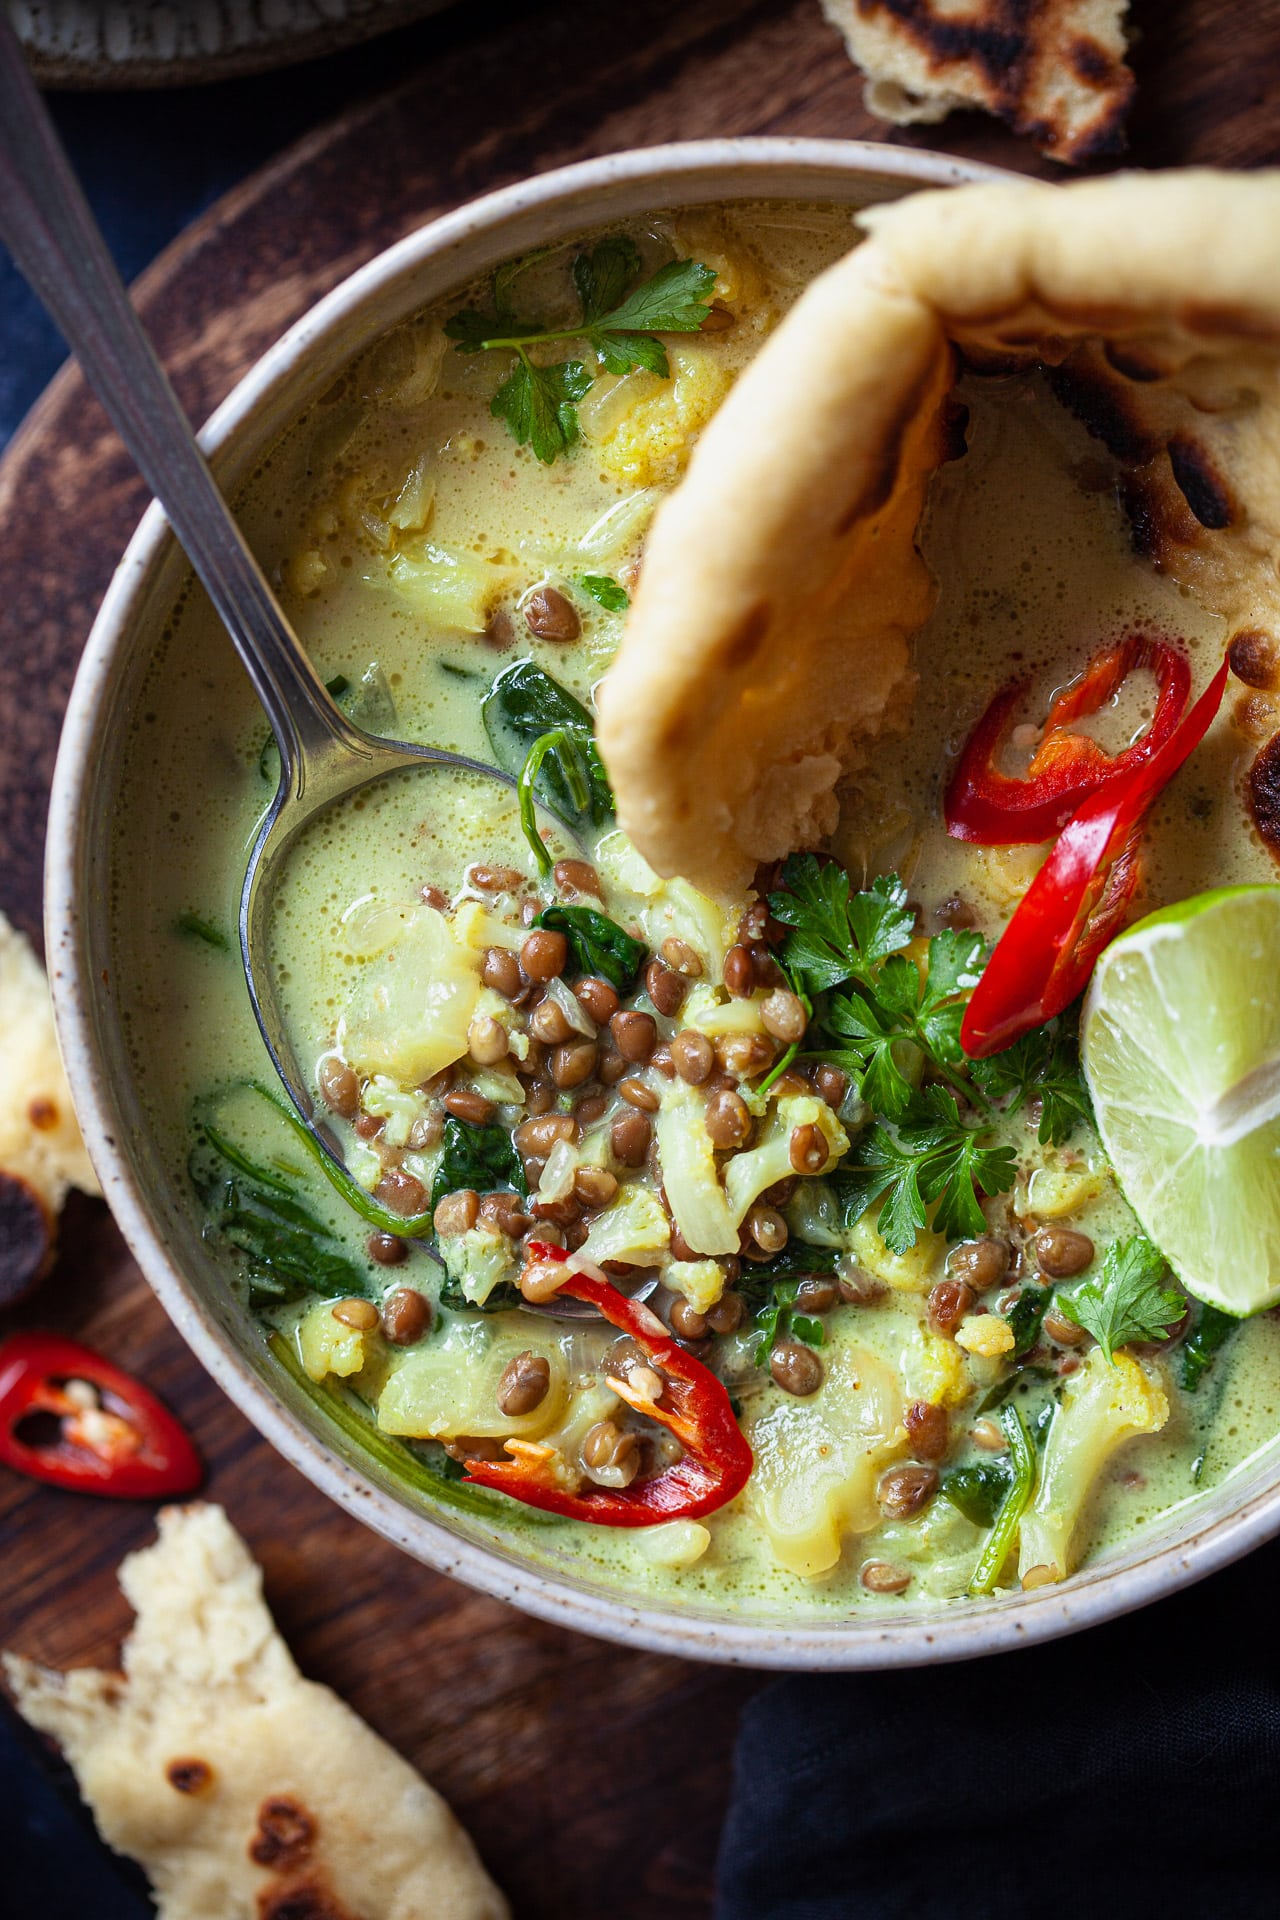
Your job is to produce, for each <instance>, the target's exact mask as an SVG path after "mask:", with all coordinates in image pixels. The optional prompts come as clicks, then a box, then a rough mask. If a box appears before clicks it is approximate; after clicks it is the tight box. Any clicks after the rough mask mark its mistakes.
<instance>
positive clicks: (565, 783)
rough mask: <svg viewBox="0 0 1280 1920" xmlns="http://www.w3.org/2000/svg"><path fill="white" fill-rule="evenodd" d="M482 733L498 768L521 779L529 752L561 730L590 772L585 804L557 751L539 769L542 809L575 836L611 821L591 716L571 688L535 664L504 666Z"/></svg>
mask: <svg viewBox="0 0 1280 1920" xmlns="http://www.w3.org/2000/svg"><path fill="white" fill-rule="evenodd" d="M480 712H481V716H482V718H483V720H484V729H485V732H486V733H487V734H488V736H489V744H490V746H491V747H492V748H493V757H494V759H495V760H496V761H497V763H498V765H499V766H500V767H501V768H502V769H503V770H504V771H505V772H506V773H510V774H512V775H518V774H519V773H520V771H521V769H522V768H523V766H524V764H525V761H526V760H527V759H528V757H529V752H530V749H531V748H532V747H534V746H535V745H536V744H537V742H538V741H539V740H541V739H542V738H543V737H544V736H545V735H546V734H549V733H556V732H563V733H565V734H567V735H568V737H569V739H570V740H572V741H573V743H574V745H575V746H576V747H577V749H578V752H579V754H580V756H581V760H582V763H583V766H584V768H585V772H586V782H587V801H586V805H585V806H578V805H575V802H574V798H573V785H574V783H573V782H572V781H571V779H570V777H569V775H568V774H567V773H566V771H565V768H564V767H563V766H562V765H561V763H560V761H559V760H558V759H557V757H556V755H555V754H554V753H548V754H547V755H546V756H545V757H544V758H543V761H542V765H541V767H540V768H539V769H538V776H537V779H536V781H535V783H534V791H535V792H536V793H537V796H538V798H539V799H540V800H541V801H542V803H543V805H544V806H546V807H549V808H550V809H551V811H552V813H554V814H556V815H558V817H559V818H560V819H561V820H563V821H564V823H565V825H566V826H567V827H569V828H570V829H571V830H572V831H574V832H576V833H579V834H581V833H583V832H584V831H585V830H586V828H587V827H588V826H590V827H595V828H600V827H604V826H607V825H608V823H609V822H610V821H611V820H612V819H613V794H612V792H611V790H610V787H609V780H608V776H607V775H606V773H605V770H604V763H603V762H602V760H601V758H600V755H599V753H598V752H597V751H596V742H595V729H594V727H593V725H592V720H591V715H590V714H589V713H588V712H587V710H586V708H585V707H584V706H583V705H582V702H581V701H580V700H575V699H574V697H573V695H572V694H571V693H570V692H569V691H568V689H567V688H565V687H562V686H561V685H560V683H559V681H557V680H553V679H552V678H551V675H550V674H549V673H544V672H543V670H542V668H541V667H540V666H538V665H537V664H536V662H534V661H532V660H517V661H516V662H515V663H514V664H513V665H512V666H509V667H504V668H503V670H502V672H501V673H500V674H499V675H498V677H497V679H496V680H495V681H494V683H493V685H492V686H491V687H490V689H489V691H488V693H487V694H486V695H485V697H484V699H483V700H482V702H481V704H480Z"/></svg>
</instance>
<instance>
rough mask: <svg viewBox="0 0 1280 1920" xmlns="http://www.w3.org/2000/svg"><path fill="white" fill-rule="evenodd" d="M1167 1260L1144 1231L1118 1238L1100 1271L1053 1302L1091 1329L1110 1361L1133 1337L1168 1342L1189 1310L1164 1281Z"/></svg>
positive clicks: (1077, 1324)
mask: <svg viewBox="0 0 1280 1920" xmlns="http://www.w3.org/2000/svg"><path fill="white" fill-rule="evenodd" d="M1168 1273H1169V1267H1168V1262H1167V1261H1166V1260H1165V1257H1164V1255H1163V1254H1162V1253H1161V1251H1160V1249H1159V1247H1156V1246H1153V1245H1152V1243H1151V1241H1150V1240H1148V1239H1147V1237H1146V1235H1145V1234H1141V1233H1137V1234H1135V1235H1134V1236H1133V1238H1132V1239H1131V1240H1116V1241H1113V1242H1112V1244H1111V1246H1109V1247H1108V1248H1107V1252H1106V1257H1105V1259H1104V1260H1103V1262H1102V1271H1101V1273H1100V1274H1098V1276H1097V1277H1096V1279H1092V1280H1085V1281H1084V1282H1083V1283H1082V1284H1081V1285H1080V1286H1078V1287H1076V1288H1075V1289H1074V1290H1073V1291H1072V1292H1071V1293H1059V1294H1058V1295H1057V1297H1056V1299H1055V1301H1054V1304H1055V1306H1056V1307H1057V1309H1058V1311H1059V1312H1060V1313H1064V1314H1065V1315H1066V1317H1067V1319H1068V1320H1071V1321H1074V1323H1075V1324H1076V1326H1078V1327H1083V1328H1084V1330H1085V1332H1086V1333H1091V1334H1092V1335H1093V1337H1094V1339H1095V1340H1096V1341H1097V1343H1098V1345H1099V1346H1100V1347H1101V1348H1102V1350H1103V1352H1104V1353H1105V1354H1106V1356H1107V1359H1108V1360H1109V1361H1110V1360H1113V1359H1114V1358H1115V1353H1116V1349H1117V1347H1127V1346H1128V1345H1129V1343H1130V1342H1131V1341H1133V1340H1166V1339H1168V1337H1169V1335H1170V1334H1171V1333H1172V1332H1173V1330H1174V1328H1175V1327H1176V1326H1177V1325H1178V1323H1179V1321H1180V1320H1181V1319H1182V1316H1183V1315H1184V1314H1185V1312H1186V1310H1187V1302H1186V1298H1185V1296H1184V1295H1183V1294H1181V1293H1179V1292H1178V1291H1177V1290H1176V1289H1175V1288H1173V1287H1169V1286H1165V1285H1164V1284H1163V1282H1164V1281H1165V1280H1166V1279H1167V1277H1168Z"/></svg>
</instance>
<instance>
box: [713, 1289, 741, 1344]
mask: <svg viewBox="0 0 1280 1920" xmlns="http://www.w3.org/2000/svg"><path fill="white" fill-rule="evenodd" d="M743 1312H744V1307H743V1301H742V1295H741V1294H740V1293H722V1294H721V1295H720V1298H719V1299H718V1300H717V1301H716V1303H715V1305H714V1307H708V1308H707V1312H706V1322H707V1325H708V1327H709V1328H710V1329H711V1331H712V1333H720V1334H725V1333H736V1332H737V1330H738V1328H739V1327H740V1326H741V1325H742V1315H743Z"/></svg>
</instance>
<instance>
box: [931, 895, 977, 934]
mask: <svg viewBox="0 0 1280 1920" xmlns="http://www.w3.org/2000/svg"><path fill="white" fill-rule="evenodd" d="M933 919H934V924H935V925H936V926H939V927H951V928H954V929H955V931H956V932H957V933H964V932H967V930H968V929H969V928H970V927H973V926H976V925H977V920H978V916H977V915H976V914H975V913H974V911H973V908H972V907H971V906H970V905H969V902H968V901H967V900H966V899H965V898H964V897H963V895H961V894H958V893H953V894H951V895H950V896H949V898H947V899H946V900H944V901H943V903H942V905H941V906H940V907H935V909H934V914H933Z"/></svg>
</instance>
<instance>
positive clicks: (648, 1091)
mask: <svg viewBox="0 0 1280 1920" xmlns="http://www.w3.org/2000/svg"><path fill="white" fill-rule="evenodd" d="M618 1092H619V1093H620V1094H621V1095H622V1097H623V1099H624V1100H625V1101H626V1103H627V1105H628V1106H629V1107H639V1109H640V1111H641V1113H656V1112H657V1111H658V1108H659V1107H660V1106H661V1104H662V1103H661V1101H660V1100H659V1099H658V1096H657V1094H656V1093H655V1092H654V1090H653V1088H652V1087H651V1086H649V1085H648V1083H647V1082H646V1081H644V1080H640V1079H638V1078H637V1076H636V1075H635V1074H634V1073H632V1074H628V1076H627V1078H626V1079H625V1080H619V1082H618Z"/></svg>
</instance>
